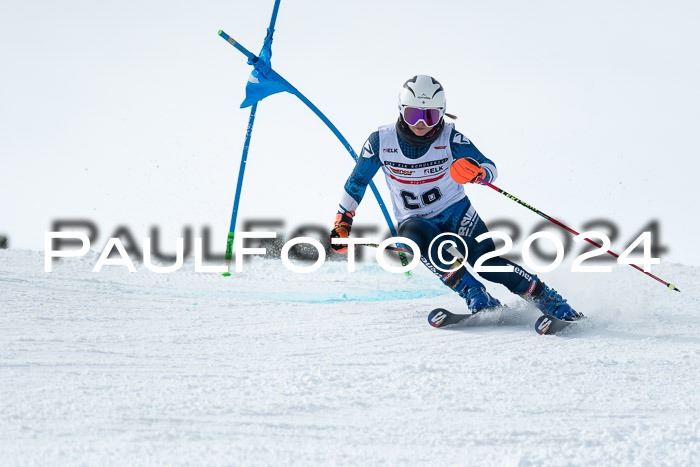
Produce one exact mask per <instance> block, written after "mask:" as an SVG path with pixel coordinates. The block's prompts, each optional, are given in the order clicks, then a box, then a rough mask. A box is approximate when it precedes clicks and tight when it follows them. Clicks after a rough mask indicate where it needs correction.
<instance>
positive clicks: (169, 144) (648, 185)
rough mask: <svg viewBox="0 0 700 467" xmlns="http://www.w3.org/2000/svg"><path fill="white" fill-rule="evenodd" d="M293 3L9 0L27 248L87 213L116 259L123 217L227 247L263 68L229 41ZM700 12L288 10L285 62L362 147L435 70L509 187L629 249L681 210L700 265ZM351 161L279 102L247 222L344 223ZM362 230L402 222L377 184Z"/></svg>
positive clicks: (514, 5)
mask: <svg viewBox="0 0 700 467" xmlns="http://www.w3.org/2000/svg"><path fill="white" fill-rule="evenodd" d="M272 6H273V1H272V0H269V1H256V2H252V1H247V2H241V1H228V2H206V3H205V4H195V2H173V1H168V2H165V1H149V2H146V4H145V5H144V4H143V2H136V1H131V0H129V1H123V2H118V3H104V2H97V3H95V2H87V1H81V2H77V1H68V2H61V3H60V4H58V3H54V2H36V1H35V2H31V1H30V2H12V3H9V2H5V3H4V4H3V8H2V14H1V15H0V42H1V43H2V44H3V46H2V48H0V63H1V64H2V73H1V74H0V232H4V233H6V234H8V235H9V236H10V240H11V243H12V246H13V247H17V248H33V249H41V248H43V235H44V232H45V231H47V230H49V228H50V225H51V221H52V220H54V219H57V218H64V219H71V218H87V219H91V220H94V221H95V222H96V223H97V224H98V225H99V226H100V229H101V232H100V239H99V240H98V243H99V245H94V246H95V247H101V246H102V245H104V243H105V242H106V240H107V237H108V235H109V234H110V233H111V232H112V231H114V229H115V228H116V226H118V225H126V226H128V227H129V228H130V229H131V230H132V232H133V233H134V235H135V236H136V237H137V238H141V237H144V236H147V235H148V231H149V229H150V228H151V227H152V226H158V227H160V229H161V232H162V235H163V241H164V242H166V243H165V244H166V245H169V243H167V242H171V243H173V239H174V238H175V237H179V236H181V235H182V228H183V227H184V226H186V225H191V226H194V227H195V233H196V234H198V233H199V229H200V227H202V226H205V225H210V226H212V227H213V228H214V229H215V230H214V231H215V232H216V235H217V237H216V238H215V245H220V247H221V248H220V249H223V246H224V245H225V239H226V234H227V232H228V224H229V220H230V214H231V206H232V202H233V194H234V190H235V182H236V179H237V171H238V164H239V161H240V155H241V150H242V147H243V139H244V132H245V126H246V123H247V119H248V110H247V109H245V110H243V109H239V108H238V106H239V104H240V102H241V101H242V100H243V97H244V86H245V82H246V80H247V77H248V74H249V72H250V69H251V67H250V66H248V65H247V64H246V62H245V58H244V57H243V56H242V55H241V54H240V53H239V52H237V51H236V50H235V49H234V48H233V47H231V46H230V45H228V44H227V43H226V42H224V41H223V40H222V39H221V38H219V37H218V36H217V31H218V30H219V29H223V30H224V31H226V32H227V33H229V34H230V35H231V36H232V37H234V38H235V39H237V40H238V41H240V42H241V43H242V44H243V45H244V46H246V47H247V48H248V49H249V50H251V51H253V52H254V53H258V51H259V50H260V46H261V45H262V39H263V37H264V35H265V29H266V27H267V25H268V23H269V18H270V13H271V11H272ZM699 13H700V7H699V6H698V4H697V3H696V2H691V1H686V2H667V1H664V2H661V1H658V2H632V1H629V2H609V1H593V2H566V1H535V2H518V1H503V2H476V1H453V2H439V4H430V5H429V4H428V3H426V2H417V1H390V2H373V1H354V2H325V1H319V0H317V1H301V0H297V1H294V2H292V1H288V0H286V1H283V2H282V5H281V8H280V12H279V17H278V21H277V27H276V34H275V43H274V46H273V60H272V63H273V66H274V67H275V69H276V70H277V71H278V72H279V73H280V74H282V75H283V76H284V77H286V78H287V79H288V80H289V81H291V82H292V84H294V85H295V86H296V87H297V88H298V89H299V90H300V91H302V92H303V93H305V94H306V95H307V97H309V98H310V99H311V100H312V101H313V102H314V103H315V104H316V105H318V106H319V107H320V108H321V109H322V110H323V111H324V112H325V113H326V114H327V115H328V117H329V118H330V119H331V120H332V121H333V122H334V123H335V124H336V126H337V127H338V128H339V129H340V131H341V132H343V134H344V135H345V137H346V138H347V139H348V140H349V141H350V143H351V144H352V145H353V146H354V147H355V148H356V150H359V149H360V147H361V146H362V143H363V142H364V140H365V138H366V137H367V136H368V135H369V133H370V132H372V131H373V130H374V129H376V127H377V126H379V125H381V124H385V123H389V122H391V121H393V120H394V119H395V118H396V115H397V113H396V112H397V111H396V96H397V94H398V91H399V88H400V86H401V84H402V83H403V82H404V81H405V80H406V79H407V78H409V77H411V76H413V75H415V74H421V73H423V74H430V75H433V76H435V77H436V78H437V79H438V80H440V81H441V82H442V84H443V86H444V87H445V90H446V93H447V100H448V111H449V112H451V113H455V114H457V115H458V116H459V117H460V118H459V120H458V121H457V122H456V124H457V128H458V129H459V130H460V131H462V132H463V133H464V134H466V135H467V136H468V137H469V138H470V139H472V141H474V143H475V144H476V146H477V147H478V148H480V149H481V150H482V152H483V153H484V154H485V155H486V156H488V157H490V158H491V159H493V160H494V162H495V163H496V164H497V165H498V168H499V171H500V178H499V179H498V180H497V182H496V185H498V186H500V187H501V188H503V189H505V190H506V191H509V192H511V193H512V194H514V195H516V196H518V197H520V198H522V199H523V200H524V201H526V202H529V203H530V204H532V205H534V206H536V207H537V208H539V209H541V210H542V211H544V212H546V213H547V214H549V215H551V216H553V217H555V218H558V219H560V220H562V221H564V222H566V223H568V224H570V225H571V227H573V228H574V229H580V228H581V226H582V224H584V223H585V222H587V221H589V220H592V219H595V218H605V219H610V220H613V221H614V222H615V223H616V224H617V225H618V226H619V227H620V230H621V236H620V238H619V242H616V243H614V244H613V247H614V248H616V249H617V250H618V251H621V250H622V249H624V247H626V246H627V243H628V242H629V241H630V240H631V239H632V238H633V236H634V234H636V233H637V232H638V231H639V230H640V229H641V228H642V227H643V226H644V225H645V224H646V223H647V222H648V221H649V220H651V219H660V220H661V233H662V243H663V244H664V245H666V246H668V247H669V249H670V252H669V254H668V255H666V256H665V257H663V258H662V260H663V261H674V262H683V263H686V264H700V248H698V246H697V242H696V241H695V236H696V232H698V231H699V230H700V221H699V220H698V218H697V213H698V209H697V208H696V201H695V199H694V198H696V197H697V195H698V194H699V190H698V188H697V177H698V173H700V170H699V169H700V162H698V156H699V154H698V148H697V143H696V138H697V131H698V129H699V128H700V92H699V91H698V84H697V83H699V82H700V64H699V61H698V60H697V49H698V45H699V44H700V40H699V39H700V32H698V28H697V21H698V19H699V18H700V14H699ZM352 167H353V161H352V160H351V159H350V157H349V156H348V154H347V153H346V152H345V149H344V148H343V146H342V145H340V143H339V142H338V141H337V140H336V139H335V137H334V136H333V135H332V134H331V133H330V131H328V130H327V129H326V128H325V127H324V125H323V124H322V123H321V121H320V120H318V119H317V118H316V117H315V116H314V115H313V114H312V113H311V112H310V111H309V110H307V109H306V108H305V107H304V106H303V104H301V102H299V101H298V100H296V98H295V97H293V96H290V95H276V96H272V97H271V98H268V99H266V100H265V101H264V102H262V103H261V104H260V105H259V107H258V117H257V121H256V124H255V129H254V132H253V140H252V145H251V151H250V157H249V164H248V169H247V172H246V180H245V185H244V191H243V197H242V205H241V212H240V216H239V219H246V218H253V217H255V218H261V217H262V218H264V217H269V218H285V219H287V227H288V228H290V229H291V228H293V227H295V226H298V225H301V224H305V223H313V224H324V225H328V226H330V224H331V222H332V220H333V217H334V213H335V210H336V206H337V201H338V198H339V194H340V191H341V189H342V186H343V184H344V182H345V179H346V178H347V175H348V174H349V173H350V171H351V169H352ZM375 182H377V183H378V185H379V186H380V187H381V188H382V190H383V191H384V192H386V190H385V188H384V182H383V180H382V179H381V178H380V177H378V178H375ZM468 194H469V196H470V198H471V199H472V201H473V202H474V203H475V206H476V208H477V210H478V211H479V212H480V214H481V215H482V217H483V218H484V219H485V220H487V221H488V220H490V219H495V218H503V217H508V218H512V219H514V220H516V221H517V222H519V223H520V224H521V226H522V227H523V229H524V230H525V231H528V229H529V228H530V226H532V225H534V224H535V223H538V222H539V221H540V220H541V218H539V217H538V216H536V215H534V214H533V213H531V212H529V211H527V210H526V209H524V208H522V207H520V206H517V205H516V204H515V203H513V202H512V201H509V200H507V199H505V198H504V197H502V196H500V195H498V194H497V193H495V192H493V191H491V190H489V189H487V188H483V187H469V189H468ZM385 200H386V201H387V202H388V198H385ZM356 222H357V223H361V224H382V225H383V221H382V218H381V215H380V213H379V210H378V208H377V207H376V203H375V202H374V200H373V199H371V194H369V193H368V196H367V197H366V198H365V201H364V202H363V203H362V205H361V206H360V209H359V210H358V217H357V220H356ZM528 233H529V231H528ZM164 249H165V250H173V249H174V247H173V248H168V247H167V246H166V247H164ZM671 279H673V278H670V279H669V280H671ZM674 280H676V281H677V282H681V281H680V280H679V279H674Z"/></svg>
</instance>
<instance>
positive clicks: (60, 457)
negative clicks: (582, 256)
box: [0, 250, 700, 465]
mask: <svg viewBox="0 0 700 467" xmlns="http://www.w3.org/2000/svg"><path fill="white" fill-rule="evenodd" d="M96 260H97V253H95V252H91V253H90V254H89V255H88V256H87V257H85V258H82V259H66V260H63V261H61V262H60V263H57V264H55V266H54V272H52V273H45V272H43V254H42V253H41V252H37V251H30V250H0V330H1V331H0V459H3V460H2V463H3V464H4V465H48V464H62V465H65V464H89V465H96V464H101V465H104V464H107V465H110V464H161V463H166V464H175V465H179V464H200V465H201V464H231V465H241V464H245V465H251V464H252V465H259V464H276V465H286V464H318V463H324V464H329V463H340V464H357V465H368V464H369V465H371V464H386V463H391V464H430V465H444V464H466V463H468V464H506V465H535V464H542V463H546V464H551V465H561V464H588V465H593V464H607V465H613V464H623V465H643V464H646V465H650V464H651V465H692V464H694V463H697V459H698V458H700V457H699V455H700V452H699V451H700V433H699V428H700V426H699V420H698V414H699V413H700V412H699V408H700V401H699V400H698V391H697V386H698V377H699V376H700V367H699V366H698V357H700V332H699V331H700V318H699V317H698V303H699V296H698V293H697V290H698V286H700V269H699V268H697V267H692V266H684V265H680V264H667V263H665V264H662V265H659V266H655V267H654V270H653V271H654V272H655V273H656V274H658V275H660V276H661V277H664V278H667V279H668V280H673V281H674V282H675V283H676V284H677V285H678V286H679V287H680V288H681V289H682V290H683V292H682V293H680V294H679V293H672V292H670V291H668V290H665V289H664V287H663V286H661V285H658V284H656V283H655V282H653V281H650V280H649V279H648V278H646V277H644V276H643V275H642V274H639V273H638V272H636V271H634V270H632V269H631V268H628V267H615V268H613V273H611V274H610V275H604V274H586V275H574V274H572V273H568V272H566V271H565V270H564V269H563V268H562V269H561V270H558V271H556V272H555V273H553V274H549V275H545V278H546V279H547V281H548V282H549V283H550V284H553V285H554V286H555V287H556V288H558V289H560V290H562V291H565V295H566V296H567V298H569V300H570V302H571V303H573V304H574V305H575V306H576V307H577V309H579V310H581V311H583V312H584V313H586V314H587V315H588V316H589V317H590V320H589V322H587V323H585V324H582V325H580V327H579V328H578V329H576V330H574V331H572V332H570V333H568V334H567V335H565V336H539V335H537V334H536V333H535V332H534V329H533V323H534V321H535V319H536V317H537V316H538V313H537V312H536V311H535V310H534V309H532V308H529V307H528V306H526V305H524V304H522V303H520V302H519V301H518V299H517V298H516V297H512V296H509V294H508V293H507V292H506V291H505V290H504V289H502V288H500V289H498V288H496V287H494V288H493V289H494V291H495V293H496V295H497V296H499V297H500V298H502V299H505V300H506V301H508V303H509V304H510V305H511V306H510V309H509V310H508V311H505V312H502V313H496V314H491V315H483V316H477V317H474V318H473V319H471V320H470V322H469V323H468V324H465V325H459V326H457V327H455V328H452V329H446V330H437V329H433V328H431V327H430V326H429V325H428V323H427V320H426V316H427V312H428V311H429V310H430V309H432V308H433V307H435V306H447V307H450V308H453V309H460V308H461V307H462V306H463V305H461V304H460V303H459V300H458V298H456V297H455V296H453V295H450V294H449V293H446V289H444V288H443V287H442V286H441V285H440V284H439V283H438V281H437V280H436V279H435V278H434V277H432V276H430V275H429V274H428V273H427V272H425V271H422V270H419V269H417V270H416V274H415V275H414V277H413V278H412V279H411V280H407V279H405V278H404V277H403V276H402V275H392V274H389V273H387V272H384V271H383V270H381V269H380V268H378V267H377V266H376V265H372V264H363V265H362V266H360V268H359V269H358V272H356V273H352V274H351V273H347V272H346V271H345V265H344V264H343V263H337V262H336V263H326V264H325V265H324V266H323V267H322V268H321V269H320V270H319V271H317V272H316V273H313V274H309V275H301V274H291V273H289V272H288V271H287V270H286V269H284V268H283V267H282V266H281V264H280V263H279V262H278V261H276V260H253V261H252V262H251V263H250V264H248V265H246V268H245V270H244V272H243V273H240V274H234V275H233V276H232V277H231V278H228V279H226V278H222V277H221V276H219V275H216V274H196V273H194V272H193V270H194V268H193V265H192V264H186V265H185V266H184V267H183V269H181V270H180V271H178V272H176V273H173V274H167V275H158V274H155V273H151V272H149V271H146V270H145V269H144V268H143V267H139V268H138V272H136V273H129V272H127V271H126V269H125V268H121V267H115V266H107V267H105V268H104V269H103V271H102V272H101V273H92V272H90V271H91V269H92V267H93V266H94V264H95V262H96ZM498 287H500V286H498ZM693 459H695V460H693Z"/></svg>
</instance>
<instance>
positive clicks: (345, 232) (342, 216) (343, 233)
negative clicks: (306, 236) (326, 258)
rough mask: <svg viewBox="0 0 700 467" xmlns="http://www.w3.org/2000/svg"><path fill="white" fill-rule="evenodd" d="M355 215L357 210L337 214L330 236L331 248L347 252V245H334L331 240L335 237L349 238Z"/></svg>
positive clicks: (339, 251)
mask: <svg viewBox="0 0 700 467" xmlns="http://www.w3.org/2000/svg"><path fill="white" fill-rule="evenodd" d="M353 217H355V211H345V212H344V213H340V212H339V213H338V214H336V215H335V224H333V230H331V235H330V238H329V239H328V242H329V243H330V244H331V248H333V250H335V251H337V252H338V253H347V252H348V246H347V245H334V244H333V243H331V240H332V239H334V238H348V236H349V235H350V227H351V226H352V218H353Z"/></svg>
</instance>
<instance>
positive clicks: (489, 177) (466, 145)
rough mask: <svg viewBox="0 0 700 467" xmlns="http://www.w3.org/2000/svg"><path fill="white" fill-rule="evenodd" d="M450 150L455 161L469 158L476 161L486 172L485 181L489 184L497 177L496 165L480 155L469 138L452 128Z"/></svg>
mask: <svg viewBox="0 0 700 467" xmlns="http://www.w3.org/2000/svg"><path fill="white" fill-rule="evenodd" d="M450 149H451V150H452V156H453V157H454V158H455V159H466V158H467V157H471V158H472V159H474V160H475V161H477V162H478V163H479V164H481V166H482V167H483V168H484V169H485V170H486V181H487V182H489V183H491V182H493V181H494V180H496V177H498V169H496V164H494V163H493V161H491V159H489V158H488V157H486V156H484V155H483V154H481V151H479V150H478V149H477V148H476V146H474V143H472V142H471V141H470V140H469V138H467V137H466V136H464V135H463V134H462V133H460V132H459V131H457V130H455V129H454V128H452V134H451V135H450Z"/></svg>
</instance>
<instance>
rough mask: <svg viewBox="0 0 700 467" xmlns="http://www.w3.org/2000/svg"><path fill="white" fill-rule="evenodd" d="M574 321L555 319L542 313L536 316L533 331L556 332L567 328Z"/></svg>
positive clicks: (542, 332) (540, 332)
mask: <svg viewBox="0 0 700 467" xmlns="http://www.w3.org/2000/svg"><path fill="white" fill-rule="evenodd" d="M574 323H576V321H565V320H563V319H557V318H555V317H554V316H551V315H542V316H540V317H539V318H537V321H536V322H535V331H537V334H542V335H544V334H556V333H558V332H561V331H563V330H564V329H566V328H568V327H569V326H571V325H572V324H574Z"/></svg>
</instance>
